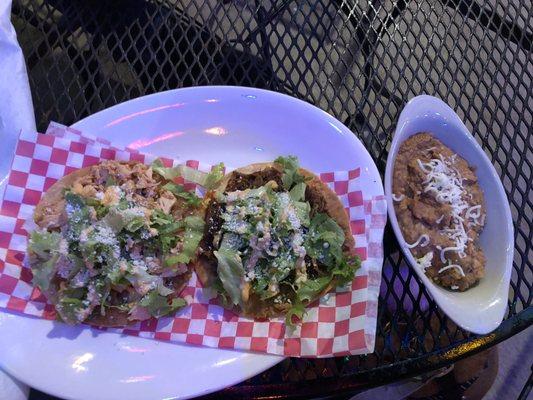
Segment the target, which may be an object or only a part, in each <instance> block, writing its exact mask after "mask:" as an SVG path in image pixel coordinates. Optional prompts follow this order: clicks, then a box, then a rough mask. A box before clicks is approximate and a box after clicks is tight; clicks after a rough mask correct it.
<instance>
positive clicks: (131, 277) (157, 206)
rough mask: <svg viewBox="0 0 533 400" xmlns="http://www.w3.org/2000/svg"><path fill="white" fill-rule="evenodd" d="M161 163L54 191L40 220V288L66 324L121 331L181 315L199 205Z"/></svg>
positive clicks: (104, 172) (65, 182)
mask: <svg viewBox="0 0 533 400" xmlns="http://www.w3.org/2000/svg"><path fill="white" fill-rule="evenodd" d="M165 172H166V169H164V168H162V164H161V163H160V162H159V161H157V162H155V163H154V164H153V165H152V166H147V165H144V164H142V163H137V162H118V161H105V162H102V163H100V164H98V165H94V166H91V167H87V168H82V169H80V170H78V171H75V172H73V173H71V174H69V175H67V176H65V177H63V178H62V179H60V180H59V181H58V182H56V183H55V184H54V185H53V186H52V187H51V188H50V189H49V190H48V191H47V192H46V193H45V194H44V196H43V198H42V199H41V201H40V202H39V204H38V205H37V207H36V209H35V212H34V221H35V223H36V224H37V229H35V230H34V231H33V232H32V233H31V235H30V239H29V245H28V255H29V257H28V260H29V264H30V267H31V270H32V273H33V282H34V284H35V285H36V286H37V287H38V288H39V289H40V290H41V291H42V292H43V293H44V294H45V296H46V297H47V298H48V299H49V301H50V302H51V303H52V304H53V305H54V306H55V309H56V311H57V315H58V316H59V318H60V319H61V320H63V321H65V322H67V323H70V324H76V323H81V322H85V323H88V324H91V325H98V326H107V327H111V326H124V325H127V324H130V323H133V322H136V321H142V320H146V319H148V318H150V317H161V316H163V315H167V314H170V313H171V312H173V311H174V310H176V309H177V308H179V307H181V306H184V305H185V304H186V301H185V300H184V299H182V298H180V297H178V295H179V293H180V292H181V291H182V289H183V288H184V287H185V286H186V284H187V281H188V280H189V278H190V276H191V267H190V266H189V263H190V260H191V259H192V258H193V257H194V256H195V253H196V249H197V246H198V243H199V241H200V239H201V237H202V233H203V228H204V222H203V218H202V214H201V213H202V211H201V210H202V207H201V200H200V199H199V198H198V197H197V196H196V195H195V194H194V193H193V192H189V191H186V190H185V189H184V187H183V186H181V185H177V184H175V183H174V182H172V180H171V179H168V178H167V177H165V176H163V175H166V173H165Z"/></svg>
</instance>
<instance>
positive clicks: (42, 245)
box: [28, 230, 61, 259]
mask: <svg viewBox="0 0 533 400" xmlns="http://www.w3.org/2000/svg"><path fill="white" fill-rule="evenodd" d="M60 243H61V234H60V233H59V232H47V231H39V230H35V231H33V232H32V233H31V235H30V241H29V245H28V249H29V250H30V251H31V252H33V253H35V254H37V255H38V256H39V257H40V258H43V259H47V258H50V257H51V254H52V253H54V252H58V251H59V245H60Z"/></svg>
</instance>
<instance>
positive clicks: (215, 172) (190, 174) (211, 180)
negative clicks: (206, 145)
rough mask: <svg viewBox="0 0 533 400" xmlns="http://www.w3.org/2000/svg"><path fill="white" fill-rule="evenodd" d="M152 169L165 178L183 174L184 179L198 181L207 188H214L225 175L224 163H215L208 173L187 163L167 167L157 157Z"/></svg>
mask: <svg viewBox="0 0 533 400" xmlns="http://www.w3.org/2000/svg"><path fill="white" fill-rule="evenodd" d="M152 169H153V171H154V172H155V173H157V174H159V175H161V176H162V177H163V178H165V179H168V180H174V179H175V178H177V177H179V176H181V177H183V179H185V180H188V181H189V182H193V183H196V184H198V185H200V186H202V187H204V188H206V189H213V188H214V187H216V185H217V184H218V183H219V182H220V180H221V179H222V178H223V177H224V164H223V163H220V164H217V165H215V166H214V167H213V169H212V170H211V172H209V173H206V172H202V171H198V170H197V169H194V168H191V167H188V166H186V165H178V166H177V167H172V168H166V167H165V166H163V163H162V162H161V160H160V159H156V160H155V161H154V162H153V163H152Z"/></svg>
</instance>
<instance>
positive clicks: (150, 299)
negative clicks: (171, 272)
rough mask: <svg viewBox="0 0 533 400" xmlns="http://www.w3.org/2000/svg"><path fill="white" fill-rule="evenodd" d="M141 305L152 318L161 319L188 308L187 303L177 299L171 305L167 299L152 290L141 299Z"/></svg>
mask: <svg viewBox="0 0 533 400" xmlns="http://www.w3.org/2000/svg"><path fill="white" fill-rule="evenodd" d="M139 305H140V306H142V307H145V308H146V309H147V310H148V312H149V313H150V315H151V316H152V317H155V318H159V317H162V316H163V315H168V314H170V313H172V312H174V311H176V310H177V309H178V308H182V307H184V306H186V305H187V302H186V301H185V300H184V299H182V298H179V297H177V298H173V299H172V300H171V302H170V304H169V302H168V299H167V297H165V296H161V295H160V294H159V293H158V292H157V290H152V291H150V292H149V293H148V294H146V295H145V296H144V297H143V298H142V299H141V301H140V302H139Z"/></svg>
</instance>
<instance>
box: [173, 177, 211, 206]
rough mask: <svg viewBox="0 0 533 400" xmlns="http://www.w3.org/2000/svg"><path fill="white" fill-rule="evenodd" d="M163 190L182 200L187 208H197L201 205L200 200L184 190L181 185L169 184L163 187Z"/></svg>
mask: <svg viewBox="0 0 533 400" xmlns="http://www.w3.org/2000/svg"><path fill="white" fill-rule="evenodd" d="M163 189H166V190H168V191H169V192H171V193H172V194H173V195H174V196H176V197H180V198H182V199H184V200H185V201H186V202H187V205H189V206H192V207H198V206H199V205H200V204H201V203H202V200H201V199H200V198H199V197H198V196H197V195H196V194H195V193H194V192H189V191H187V190H185V188H184V187H183V185H178V184H176V183H172V182H169V183H167V184H166V185H164V186H163Z"/></svg>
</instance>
